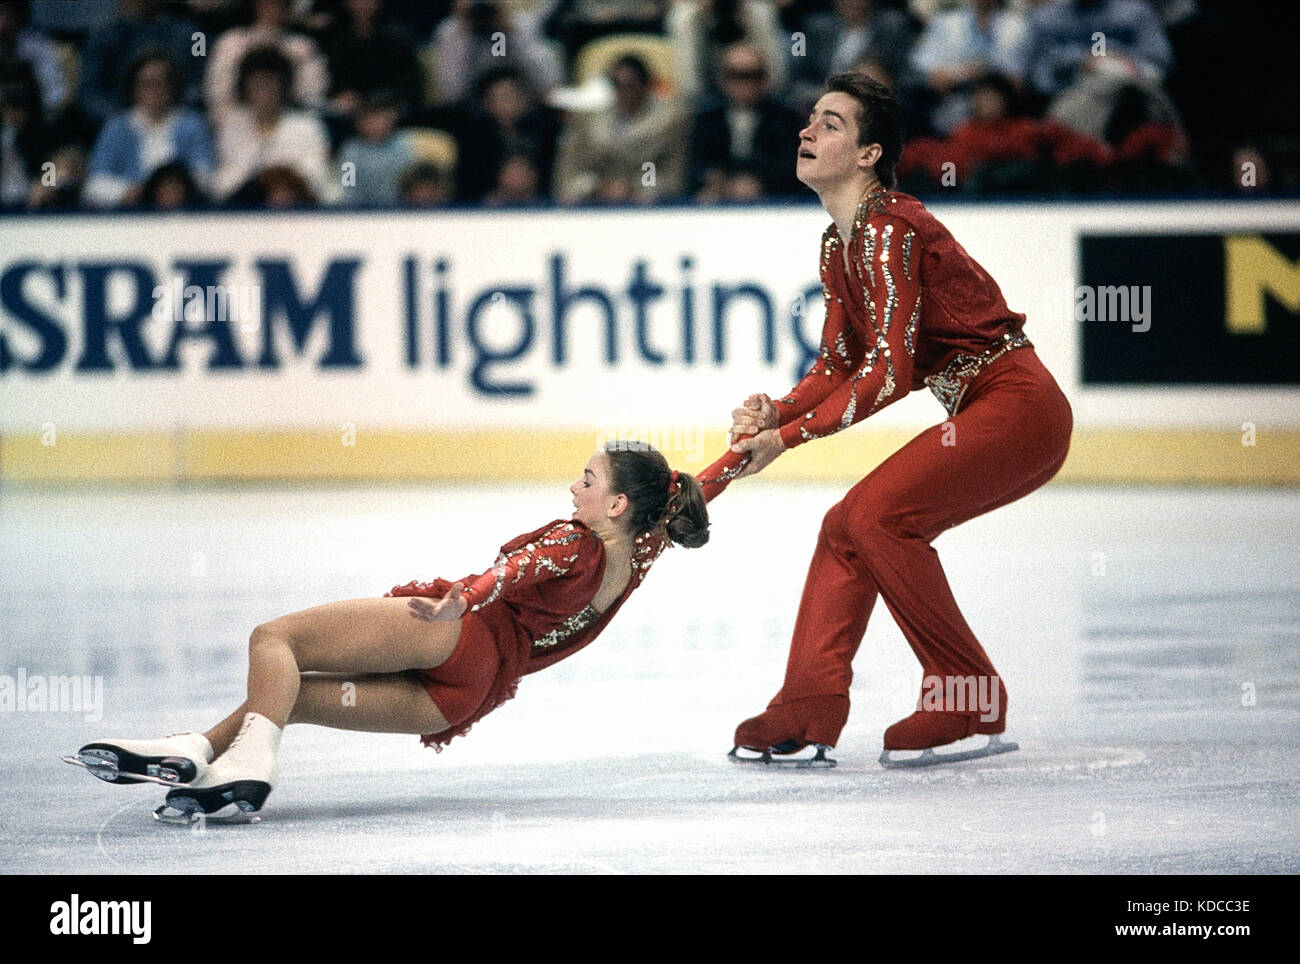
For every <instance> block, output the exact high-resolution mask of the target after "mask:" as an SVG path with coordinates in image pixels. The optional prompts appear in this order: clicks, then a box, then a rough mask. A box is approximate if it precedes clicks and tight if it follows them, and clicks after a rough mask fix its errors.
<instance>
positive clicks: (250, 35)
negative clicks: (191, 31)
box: [204, 0, 329, 127]
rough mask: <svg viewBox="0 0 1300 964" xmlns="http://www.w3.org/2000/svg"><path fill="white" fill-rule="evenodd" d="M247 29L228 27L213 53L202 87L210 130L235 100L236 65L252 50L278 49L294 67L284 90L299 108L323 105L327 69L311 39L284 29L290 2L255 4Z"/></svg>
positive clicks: (257, 1) (269, 0)
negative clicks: (286, 89)
mask: <svg viewBox="0 0 1300 964" xmlns="http://www.w3.org/2000/svg"><path fill="white" fill-rule="evenodd" d="M253 11H254V19H253V23H252V25H251V26H248V27H233V28H231V29H230V30H227V31H226V32H225V33H223V34H222V35H221V36H220V37H219V38H217V42H216V44H215V45H214V46H213V49H212V57H211V61H212V62H211V63H210V64H209V65H208V73H207V77H206V78H205V80H204V86H205V89H206V93H207V101H208V111H209V114H210V116H211V117H212V121H213V124H214V125H215V126H218V127H219V126H221V124H222V123H223V122H224V121H225V120H226V116H227V114H228V113H229V112H230V111H231V109H232V108H233V107H234V105H235V104H236V103H237V101H238V82H239V79H240V65H241V64H242V63H243V61H244V57H245V55H246V54H247V53H248V52H249V51H250V50H253V49H254V48H257V47H271V48H274V49H276V50H278V51H279V52H280V53H281V54H282V55H283V56H284V57H285V58H286V59H287V60H288V61H289V63H290V64H292V65H293V78H294V81H293V87H292V88H291V89H290V91H288V92H286V96H288V95H292V98H293V99H294V100H295V101H297V103H298V104H299V105H301V106H302V107H306V108H312V109H317V108H320V107H321V106H322V105H323V104H324V102H325V94H326V92H327V91H328V89H329V71H328V69H327V68H326V64H325V58H324V57H323V56H321V53H320V50H319V49H318V48H317V47H316V43H315V41H313V40H312V39H311V38H310V37H305V36H303V35H302V34H298V33H292V32H290V31H289V30H288V29H287V26H286V25H287V24H288V22H289V15H290V12H291V11H290V0H254V3H253Z"/></svg>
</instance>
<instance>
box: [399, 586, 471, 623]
mask: <svg viewBox="0 0 1300 964" xmlns="http://www.w3.org/2000/svg"><path fill="white" fill-rule="evenodd" d="M464 588H465V584H464V583H463V582H458V583H454V584H453V585H452V587H451V591H450V592H449V593H447V595H445V596H443V597H442V598H441V599H439V600H438V601H437V602H436V603H431V602H429V600H427V599H425V598H424V597H422V596H412V597H411V599H410V602H409V606H410V608H411V615H412V616H414V617H415V618H416V619H420V620H423V621H424V622H426V623H449V622H452V621H454V620H457V619H460V617H461V616H463V615H465V610H466V609H467V608H468V607H469V603H468V602H467V601H466V599H465V597H464V596H462V595H461V594H460V591H461V590H462V589H464Z"/></svg>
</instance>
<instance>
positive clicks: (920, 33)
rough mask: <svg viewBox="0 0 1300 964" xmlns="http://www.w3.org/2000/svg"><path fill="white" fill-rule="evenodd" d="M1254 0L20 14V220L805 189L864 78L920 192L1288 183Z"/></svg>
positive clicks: (1298, 180) (178, 7)
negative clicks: (826, 125) (833, 125)
mask: <svg viewBox="0 0 1300 964" xmlns="http://www.w3.org/2000/svg"><path fill="white" fill-rule="evenodd" d="M1251 3H1252V0H1239V3H1238V4H1234V5H1233V10H1232V11H1229V12H1227V13H1225V12H1224V11H1223V9H1222V7H1221V5H1217V4H1216V5H1215V6H1214V9H1213V10H1211V9H1210V8H1209V5H1208V4H1207V3H1206V2H1205V0H173V2H164V0H116V2H114V0H95V2H86V3H76V4H73V3H67V2H63V0H35V2H0V207H3V208H4V209H8V210H27V209H51V208H52V209H64V210H66V209H77V208H81V209H113V208H130V207H135V208H145V209H194V208H203V207H226V206H238V207H272V208H282V207H299V206H315V205H356V206H385V205H405V206H430V205H444V204H449V203H469V204H485V205H499V204H529V203H547V204H549V203H560V204H571V203H578V202H592V201H608V202H640V203H654V202H656V201H663V200H674V201H675V200H683V199H693V200H695V201H697V202H699V203H713V202H721V201H729V200H730V201H747V200H760V199H782V198H790V197H800V196H805V197H806V196H807V189H806V188H803V187H802V186H801V185H800V184H799V183H798V182H797V181H796V180H795V178H794V159H795V151H796V146H797V143H798V137H799V132H800V130H801V129H802V128H803V127H804V125H805V123H806V118H807V115H808V111H809V109H810V107H811V105H812V103H813V102H814V101H815V100H816V98H817V96H818V95H819V93H820V90H821V85H822V82H823V81H824V80H825V78H826V77H827V76H828V75H829V74H832V73H835V72H838V71H843V70H856V71H862V72H865V73H867V74H870V75H871V76H873V77H875V78H876V79H878V80H880V81H882V82H884V83H886V84H888V85H890V86H891V87H892V88H893V89H894V90H895V92H896V93H897V95H898V97H899V99H900V102H901V104H902V105H903V108H904V112H905V117H906V122H907V129H908V141H907V146H906V148H905V150H904V153H903V158H902V162H901V163H900V164H899V167H898V175H899V181H900V185H899V186H900V187H901V188H902V189H903V190H907V191H911V192H913V193H920V194H922V195H925V196H933V195H934V194H935V193H937V192H944V191H947V192H953V193H955V194H959V195H968V196H969V195H980V196H987V195H1011V196H1017V195H1033V196H1044V195H1047V196H1052V195H1071V196H1074V195H1080V194H1083V195H1088V194H1117V193H1118V194H1124V193H1138V194H1144V195H1150V194H1162V193H1177V194H1187V193H1193V194H1194V193H1201V192H1213V193H1225V192H1237V193H1242V194H1246V193H1249V192H1259V191H1262V192H1287V193H1291V192H1295V191H1297V190H1300V173H1298V164H1297V157H1298V156H1300V145H1297V134H1296V123H1295V118H1296V116H1297V115H1298V113H1300V112H1297V110H1296V105H1297V103H1300V98H1297V79H1296V78H1297V72H1296V71H1295V69H1294V59H1293V58H1294V50H1292V49H1289V48H1288V42H1287V39H1286V38H1287V31H1286V29H1285V28H1279V29H1271V28H1270V27H1269V22H1268V19H1267V18H1268V16H1269V14H1267V13H1266V12H1264V13H1261V14H1260V16H1263V17H1264V20H1263V22H1261V21H1260V20H1259V17H1257V16H1256V14H1255V13H1254V12H1252V11H1251V10H1250V7H1251ZM1290 43H1291V44H1293V43H1294V40H1293V39H1292V40H1291V41H1290Z"/></svg>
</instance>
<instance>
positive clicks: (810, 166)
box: [794, 90, 872, 191]
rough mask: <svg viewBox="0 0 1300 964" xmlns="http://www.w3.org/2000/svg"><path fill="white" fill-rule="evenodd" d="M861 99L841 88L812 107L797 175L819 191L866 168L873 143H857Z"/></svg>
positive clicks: (801, 136) (801, 142) (802, 138)
mask: <svg viewBox="0 0 1300 964" xmlns="http://www.w3.org/2000/svg"><path fill="white" fill-rule="evenodd" d="M857 118H858V102H857V101H856V100H854V99H853V98H852V97H850V96H849V95H848V94H845V93H842V92H840V91H838V90H835V91H831V92H830V93H829V94H824V95H823V96H822V97H821V99H819V100H818V101H817V103H816V104H815V105H814V106H813V111H812V115H811V116H810V117H809V119H808V126H807V127H805V128H804V129H803V130H802V131H800V132H799V153H798V157H797V159H796V160H795V167H794V171H795V176H796V177H798V178H799V180H801V181H802V182H803V183H804V184H807V185H808V186H809V187H810V188H812V189H813V190H816V191H820V190H822V189H824V188H828V187H831V186H833V185H835V184H838V183H841V182H843V181H844V180H845V179H847V178H851V177H854V176H856V175H858V174H860V173H861V172H862V171H863V165H862V164H861V163H859V162H860V161H863V160H865V159H866V155H867V152H868V150H869V148H870V147H871V146H872V145H868V146H867V147H859V146H858V120H857Z"/></svg>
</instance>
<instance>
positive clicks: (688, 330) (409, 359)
mask: <svg viewBox="0 0 1300 964" xmlns="http://www.w3.org/2000/svg"><path fill="white" fill-rule="evenodd" d="M547 265H548V271H547V277H548V280H549V282H550V290H549V291H546V290H539V289H538V288H537V287H535V286H533V285H527V284H523V285H516V286H511V287H495V288H484V289H483V290H482V291H480V292H477V293H476V294H475V295H474V296H473V297H472V299H471V300H470V302H469V308H468V309H467V311H466V314H465V325H464V331H465V337H466V341H468V348H469V350H470V353H471V355H472V359H471V360H470V363H469V380H470V384H471V386H472V387H473V388H474V390H475V391H477V392H479V393H480V394H483V395H495V396H514V397H524V398H527V397H530V396H532V395H534V394H535V393H536V391H537V386H536V385H535V384H534V383H532V382H530V381H504V380H499V379H500V376H499V371H500V370H501V369H502V368H503V367H505V366H508V363H510V362H516V361H521V360H524V359H526V358H527V357H528V356H529V353H530V350H531V349H532V347H533V342H534V340H535V338H536V336H537V335H538V334H539V333H540V332H541V331H543V330H547V329H545V328H539V324H540V325H544V324H545V322H544V320H542V319H538V318H537V317H536V316H535V315H534V313H533V305H534V301H535V300H536V303H538V304H546V305H549V306H550V310H551V318H550V322H551V323H550V325H549V331H550V335H551V345H550V350H551V361H552V365H553V367H555V368H563V367H565V366H566V365H567V364H569V349H570V346H571V345H572V344H573V341H574V339H573V336H572V333H571V331H570V327H569V324H568V320H569V315H570V312H571V311H572V310H573V309H574V307H575V305H576V304H578V303H580V302H585V303H586V305H587V307H589V308H594V309H595V314H596V316H597V317H598V318H599V320H600V329H601V330H602V331H603V335H604V341H603V348H604V351H603V356H604V361H605V364H606V365H607V366H610V367H614V366H617V365H618V364H619V363H620V359H621V357H622V354H623V345H622V342H621V341H620V338H619V335H620V332H622V331H625V326H622V325H620V323H619V317H620V311H619V308H620V304H621V303H623V301H624V300H625V301H626V303H627V304H629V305H630V306H631V326H630V327H631V333H632V336H633V338H632V341H633V348H634V357H635V359H636V360H637V361H638V362H642V363H645V364H648V365H653V366H656V367H660V366H663V365H666V364H667V363H668V362H669V361H670V360H672V359H674V358H675V359H676V360H678V361H680V362H681V363H682V364H683V365H686V366H693V365H694V364H695V361H696V358H697V355H698V346H697V335H696V325H695V300H696V295H697V292H696V290H695V283H694V279H693V277H692V274H691V272H692V269H693V267H694V262H693V260H692V259H691V258H689V257H682V258H681V260H680V261H679V268H680V269H681V279H680V287H681V299H680V301H679V302H678V303H677V307H678V318H677V321H678V326H677V331H678V339H677V345H676V346H675V348H676V351H673V350H672V349H671V348H670V347H669V346H666V345H663V344H655V343H652V340H651V337H650V329H651V326H650V313H651V310H652V308H653V306H654V304H655V303H656V302H658V301H660V300H662V299H664V298H665V296H666V295H667V294H668V290H669V289H668V287H667V286H666V285H665V284H663V283H661V282H660V281H658V280H656V279H655V278H653V277H652V276H651V275H650V272H649V263H648V262H647V261H646V259H644V258H638V259H636V260H634V261H633V262H632V264H631V272H630V277H629V280H628V283H627V285H626V287H625V288H624V290H623V291H622V292H621V293H620V292H618V291H617V290H610V289H607V288H604V287H601V286H599V285H594V284H586V285H582V286H580V287H579V286H574V285H573V283H572V282H571V281H570V280H569V278H568V274H567V270H566V269H567V259H566V257H565V256H564V255H563V254H562V253H552V254H551V255H550V256H549V257H548V259H547ZM402 268H403V273H404V285H403V291H404V293H405V297H406V299H407V304H406V306H405V317H406V325H405V330H406V345H405V353H404V355H405V359H406V364H407V367H408V368H412V369H414V368H419V367H420V366H421V365H422V364H424V361H423V360H424V358H425V356H426V352H425V350H424V347H425V334H424V333H425V332H430V334H431V338H432V347H433V364H434V365H435V366H436V367H437V368H439V369H447V368H452V367H454V365H455V361H454V352H453V344H452V342H453V337H454V336H453V334H452V333H453V332H454V331H456V330H457V325H456V324H455V319H454V318H453V316H452V308H451V305H452V300H453V299H452V294H453V291H452V279H451V270H450V266H449V264H448V262H447V261H446V259H445V258H439V259H438V260H437V261H435V262H434V264H433V305H432V315H433V317H432V319H431V322H430V320H429V319H427V318H424V320H421V319H422V317H423V313H424V312H425V311H426V309H425V306H424V299H423V298H421V294H420V292H421V288H420V280H419V279H420V275H421V272H420V269H419V268H418V259H416V258H415V257H414V256H408V257H407V258H406V259H404V261H403V265H402ZM710 294H711V297H712V308H713V324H712V336H713V363H714V365H716V366H721V365H725V364H726V362H727V359H728V357H729V355H730V343H729V342H730V340H729V338H728V333H729V325H728V314H729V312H730V311H731V307H732V304H733V302H736V303H741V302H749V303H750V304H751V305H752V306H753V307H754V309H755V310H756V312H757V315H758V320H759V330H760V334H761V344H762V360H763V361H764V362H765V363H767V364H768V365H773V364H775V363H776V359H777V341H778V328H777V314H776V307H775V305H774V303H773V299H772V296H771V295H770V294H769V293H768V290H767V289H766V288H765V287H763V286H762V285H761V284H759V283H757V282H753V281H749V282H741V283H738V284H730V285H728V284H722V283H720V282H715V283H714V284H713V285H712V287H711V289H710ZM821 296H822V288H821V285H820V283H819V284H813V285H809V286H808V287H807V288H805V289H804V290H803V291H802V292H801V293H800V297H799V298H798V299H795V300H794V302H792V307H791V308H790V310H789V311H788V313H787V315H786V317H785V319H784V321H785V322H786V323H787V324H788V329H787V330H788V331H789V334H790V340H791V341H792V342H793V343H794V345H795V347H796V349H797V357H796V361H795V364H794V367H793V370H792V375H793V378H794V380H796V381H797V380H798V379H799V378H801V377H802V376H803V374H804V372H806V371H807V370H808V368H809V366H811V365H812V363H813V361H814V360H815V359H816V358H817V352H818V347H819V345H820V338H819V336H820V330H817V331H814V332H805V331H804V330H803V328H802V323H803V314H804V313H802V312H799V311H796V310H795V309H794V307H793V304H794V303H798V304H801V305H802V304H806V303H809V302H811V301H812V299H817V302H818V303H819V302H820V299H821ZM503 301H508V302H510V304H511V306H512V308H513V311H514V315H515V318H516V319H517V325H518V327H517V329H516V332H517V334H516V337H515V338H514V340H513V341H512V342H511V344H509V345H508V346H505V347H502V346H493V345H490V344H488V343H487V340H486V339H485V338H484V335H483V331H482V325H481V322H482V316H483V313H484V312H485V311H487V310H488V309H489V308H490V307H491V306H492V305H494V304H500V303H501V302H503Z"/></svg>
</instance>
